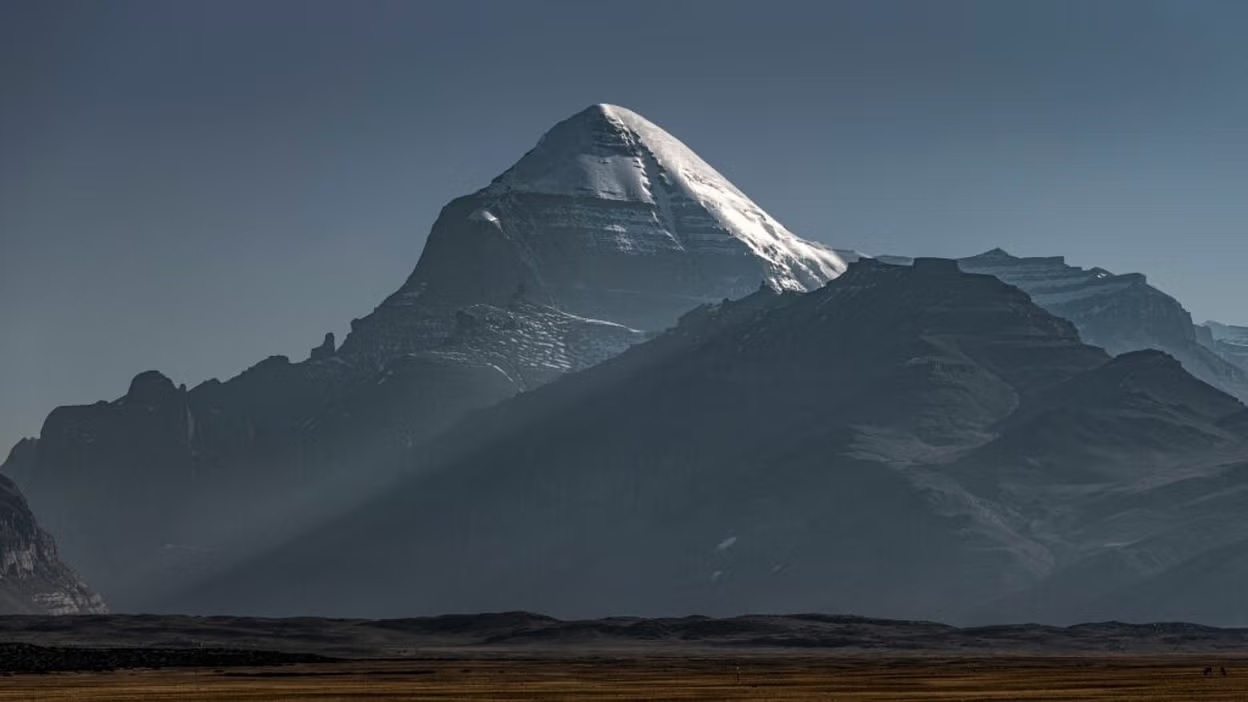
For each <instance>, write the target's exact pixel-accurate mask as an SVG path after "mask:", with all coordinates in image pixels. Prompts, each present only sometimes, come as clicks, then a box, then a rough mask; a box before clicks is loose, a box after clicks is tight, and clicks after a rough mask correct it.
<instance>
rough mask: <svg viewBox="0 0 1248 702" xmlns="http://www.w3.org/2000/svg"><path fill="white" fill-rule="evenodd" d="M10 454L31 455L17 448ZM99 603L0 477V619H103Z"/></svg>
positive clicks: (103, 609) (27, 447) (12, 487)
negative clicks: (98, 616)
mask: <svg viewBox="0 0 1248 702" xmlns="http://www.w3.org/2000/svg"><path fill="white" fill-rule="evenodd" d="M14 450H15V451H28V450H30V445H29V444H19V446H18V448H16V449H14ZM107 611H108V608H107V607H106V606H105V605H104V600H103V599H101V598H100V596H99V595H97V594H96V593H95V592H93V591H92V590H91V589H90V588H89V587H87V585H86V584H85V583H84V582H83V581H82V580H81V579H80V578H79V577H78V576H77V574H75V573H74V571H72V570H70V569H69V568H68V567H67V566H66V565H65V564H64V563H62V562H61V560H60V557H59V556H58V554H57V550H56V543H55V542H54V541H53V540H52V537H51V536H49V535H48V534H47V532H45V531H43V529H41V528H40V527H39V524H38V523H37V522H36V521H35V516H34V515H33V514H31V511H30V508H29V507H28V506H27V504H26V500H25V499H24V498H23V497H22V495H21V493H20V492H19V491H18V489H17V486H16V485H14V484H13V482H12V481H11V480H9V479H8V478H5V477H3V476H0V614H103V613H105V612H107Z"/></svg>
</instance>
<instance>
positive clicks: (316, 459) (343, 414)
mask: <svg viewBox="0 0 1248 702" xmlns="http://www.w3.org/2000/svg"><path fill="white" fill-rule="evenodd" d="M843 269H844V263H843V262H842V260H841V259H840V258H839V256H838V255H837V254H836V253H835V252H834V251H832V250H829V249H826V248H824V247H822V246H819V245H816V244H812V243H809V242H805V241H803V240H801V239H799V238H797V237H796V236H794V235H793V234H792V233H790V232H789V231H788V230H786V229H785V228H784V227H783V226H781V225H780V224H779V223H778V222H776V221H775V220H774V219H773V218H772V217H770V216H769V215H768V214H767V213H765V212H764V211H763V210H762V209H761V208H759V207H758V206H757V205H756V204H754V203H753V202H751V201H750V200H749V198H747V197H746V196H745V195H744V194H742V193H741V192H740V191H739V190H738V189H737V188H736V187H734V186H733V185H732V184H731V183H729V182H728V181H727V180H726V179H725V178H724V177H723V176H722V175H720V174H719V173H718V172H716V171H715V170H714V169H713V168H711V167H710V166H709V165H707V164H706V163H705V162H704V161H703V160H702V159H701V158H699V157H698V156H697V155H695V154H694V153H693V152H692V151H690V150H689V149H688V147H686V146H684V145H683V144H681V143H680V142H679V141H678V140H676V139H675V138H674V137H672V136H671V135H669V134H667V133H666V132H665V131H663V130H662V129H660V128H659V127H657V126H655V125H654V124H652V123H650V122H648V121H647V120H645V119H644V118H642V117H640V116H639V115H637V114H636V113H633V112H631V111H629V110H626V109H624V108H620V107H614V106H610V105H595V106H593V107H590V108H588V109H586V110H584V111H582V112H580V113H578V114H576V115H574V116H572V117H571V118H569V119H567V120H565V121H563V122H560V123H559V124H558V125H556V126H555V127H554V128H553V129H551V130H550V131H549V132H548V133H547V134H546V135H545V136H543V137H542V139H541V141H540V142H539V143H538V145H537V146H536V147H535V148H534V149H533V150H531V151H530V152H529V153H527V154H526V155H525V156H524V157H523V158H522V159H521V160H520V161H519V162H518V163H516V164H515V165H514V166H513V167H512V168H510V169H508V170H507V171H506V172H505V173H503V174H502V175H501V176H499V177H498V178H496V179H495V180H494V181H493V182H492V183H491V184H489V185H488V186H487V187H485V188H483V189H482V190H480V191H478V192H477V193H474V194H472V195H468V196H466V197H462V198H458V199H456V200H454V201H453V202H451V203H450V204H448V205H447V206H446V207H445V208H444V209H443V210H442V212H441V214H440V215H439V217H438V219H437V221H436V222H435V223H434V225H433V229H432V231H431V233H430V235H429V238H428V243H427V244H426V247H425V250H424V252H423V253H422V255H421V257H420V260H419V261H418V263H417V265H416V267H415V270H414V271H413V272H412V274H411V276H410V277H409V278H408V279H407V281H406V282H405V283H404V284H403V285H402V286H401V287H400V288H399V289H398V290H397V291H396V292H395V293H394V294H392V295H390V296H389V297H388V298H386V299H385V300H384V301H383V302H382V303H381V305H379V306H378V307H377V308H376V310H374V311H373V312H372V313H371V314H369V315H367V316H365V317H363V318H361V319H357V320H354V321H353V322H352V324H351V333H350V334H349V335H348V337H347V338H346V339H345V340H344V341H343V343H342V345H341V346H337V345H336V343H335V339H334V338H333V336H332V335H327V337H326V339H325V340H324V342H323V343H321V344H320V345H318V346H317V347H316V348H314V349H313V350H312V352H311V354H310V356H309V358H307V359H306V360H303V361H299V362H292V361H291V360H290V359H289V358H287V357H285V356H273V357H270V358H268V359H265V360H263V361H261V362H259V363H257V364H255V365H254V366H252V367H251V368H249V369H247V370H246V371H244V372H243V373H241V374H240V375H238V376H236V377H234V378H231V379H229V380H226V381H225V382H220V381H217V380H210V381H208V382H205V383H202V384H200V385H198V386H196V387H194V388H191V389H189V390H188V389H187V388H186V387H185V386H178V385H176V384H175V383H174V382H173V381H172V380H171V379H169V378H167V377H166V376H164V375H162V374H161V373H159V372H157V371H148V372H144V373H141V374H139V375H138V376H136V377H135V378H134V380H133V382H132V383H131V385H130V388H129V390H128V391H127V393H126V394H125V395H124V396H123V397H120V398H117V399H115V400H112V401H101V402H96V403H94V404H90V405H83V406H75V407H61V408H57V409H56V410H54V411H53V412H52V413H51V414H50V415H49V416H48V417H47V419H46V421H45V422H44V425H43V427H42V430H41V432H40V436H39V438H38V439H34V440H29V441H27V442H25V443H24V444H23V450H22V451H20V452H16V453H15V454H14V455H13V456H12V457H10V459H9V460H8V461H6V463H5V464H4V466H3V467H2V468H0V470H2V471H3V472H4V473H5V474H7V475H10V476H13V477H14V479H15V480H17V481H18V483H19V484H20V485H21V486H22V488H23V490H24V491H25V492H26V494H27V495H28V497H29V499H30V501H31V504H32V505H33V506H34V508H35V511H36V513H38V514H39V515H40V518H41V520H42V521H43V523H44V524H45V526H46V527H47V528H48V529H49V530H50V531H51V532H52V533H53V534H55V535H56V537H57V538H58V540H59V542H60V544H61V547H62V550H63V552H64V553H65V554H66V556H67V558H68V559H69V561H70V562H72V563H74V564H75V566H76V567H78V568H79V569H80V570H81V571H82V572H84V573H85V574H86V575H87V577H88V579H89V580H90V581H91V582H92V583H94V584H95V585H96V587H98V588H100V589H101V591H102V592H104V593H105V594H106V595H107V596H108V598H109V600H110V602H112V603H113V605H114V606H115V607H117V608H119V609H122V610H136V609H150V608H151V607H152V606H153V604H154V603H155V602H157V601H159V600H160V598H162V597H163V596H164V593H165V592H166V591H167V590H168V589H170V588H176V587H179V586H181V585H182V584H184V583H185V582H190V581H194V580H197V579H199V578H201V577H204V575H205V574H206V573H211V572H215V571H216V570H219V569H220V568H222V567H225V566H226V565H228V564H229V563H231V562H232V561H233V560H234V559H236V558H238V557H240V554H242V553H246V552H249V551H251V550H254V549H257V548H260V547H262V546H264V545H266V544H267V543H269V542H280V541H281V540H282V539H284V538H287V537H288V536H289V535H290V534H293V533H297V532H298V531H299V529H301V528H302V527H303V526H304V525H306V524H308V523H313V522H316V521H317V520H320V519H324V518H327V517H328V516H331V515H332V514H334V513H336V512H337V511H339V510H342V509H346V508H348V507H349V506H350V505H352V504H353V503H354V501H356V500H358V499H361V498H362V496H364V495H367V494H369V493H370V492H371V491H373V490H376V489H379V488H380V487H381V486H383V485H385V483H386V481H387V480H388V479H389V475H388V473H387V472H386V470H385V469H383V468H381V467H382V466H386V465H388V464H389V463H390V460H391V459H392V457H393V456H395V455H398V454H400V453H401V452H402V451H405V450H407V449H408V448H409V447H412V446H417V445H419V444H421V443H422V442H423V441H425V440H426V439H428V438H430V437H432V436H434V435H436V434H437V433H438V432H440V431H441V430H443V429H444V428H446V427H448V426H450V425H451V424H453V423H454V422H455V420H456V419H458V418H459V417H461V416H463V415H464V414H465V413H468V412H470V411H472V410H474V409H479V408H482V407H486V406H489V405H492V404H494V403H496V402H498V401H500V400H502V399H504V398H507V397H510V396H512V395H514V394H516V393H518V392H522V391H526V390H531V389H533V388H535V387H538V386H540V385H542V384H544V383H547V382H549V381H550V380H552V379H554V378H556V377H558V376H560V375H562V374H564V373H567V372H569V371H576V370H580V369H583V368H586V367H588V366H592V365H594V364H597V363H599V362H600V361H602V360H604V359H606V358H609V357H611V356H613V355H615V354H618V353H619V352H621V351H623V350H624V349H625V348H627V347H628V346H630V345H632V344H634V343H637V342H638V341H641V340H643V339H645V338H647V337H648V336H649V335H651V334H653V333H654V332H657V331H659V330H662V329H663V328H665V327H667V326H669V325H670V324H671V323H673V322H674V321H675V320H676V318H677V317H678V316H679V315H680V314H681V313H683V312H685V311H687V310H688V309H690V308H692V307H694V306H696V305H698V304H701V303H705V302H710V301H719V300H722V299H724V298H727V297H737V296H741V295H744V294H748V293H750V292H753V291H754V290H757V289H758V288H759V287H760V286H766V287H769V288H774V289H778V290H807V289H813V288H815V287H818V286H819V285H821V284H822V283H824V282H825V281H827V280H828V279H830V278H832V277H834V276H836V275H837V274H839V273H840V272H841V271H842V270H843ZM141 363H142V361H141V359H136V365H139V364H141ZM223 505H229V508H228V509H223Z"/></svg>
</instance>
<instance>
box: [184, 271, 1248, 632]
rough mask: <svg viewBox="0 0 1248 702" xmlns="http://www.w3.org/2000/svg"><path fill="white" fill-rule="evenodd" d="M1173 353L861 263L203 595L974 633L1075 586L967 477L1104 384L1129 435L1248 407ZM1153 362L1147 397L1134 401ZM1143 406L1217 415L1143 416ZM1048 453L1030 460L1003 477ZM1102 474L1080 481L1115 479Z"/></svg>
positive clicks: (690, 323)
mask: <svg viewBox="0 0 1248 702" xmlns="http://www.w3.org/2000/svg"><path fill="white" fill-rule="evenodd" d="M1151 359H1152V357H1149V356H1147V355H1145V356H1141V357H1139V359H1138V360H1137V359H1136V358H1133V357H1126V358H1123V359H1120V360H1118V361H1115V362H1113V363H1111V362H1110V359H1109V357H1108V356H1107V355H1106V354H1105V353H1104V352H1103V351H1101V350H1100V349H1097V348H1094V347H1090V346H1086V345H1084V344H1082V343H1081V342H1080V341H1079V339H1078V337H1077V335H1076V334H1075V332H1074V329H1073V327H1072V326H1071V325H1070V324H1069V323H1067V322H1065V321H1063V320H1061V319H1058V318H1056V317H1054V316H1053V315H1051V314H1049V313H1047V312H1045V311H1044V310H1042V309H1040V308H1039V307H1037V306H1035V305H1034V304H1033V303H1032V302H1031V301H1030V299H1029V298H1028V297H1027V295H1025V294H1024V293H1022V292H1020V291H1019V290H1017V289H1016V288H1013V287H1011V286H1008V285H1005V284H1003V283H1001V282H1000V281H998V280H997V279H996V278H993V277H990V276H982V275H969V274H963V273H959V272H958V270H957V268H956V265H955V264H954V263H953V262H951V261H940V260H931V261H926V260H920V261H919V263H918V265H916V266H915V267H914V268H913V269H911V268H903V267H897V266H889V265H885V264H879V263H874V262H861V263H858V264H854V265H852V266H851V268H850V269H849V271H848V272H847V273H846V274H845V275H843V276H842V277H840V278H838V279H837V280H835V281H833V282H832V283H829V284H828V285H827V286H826V287H824V288H823V289H821V290H819V291H816V292H814V293H810V294H807V295H801V296H793V295H776V294H775V293H771V292H767V291H761V292H759V293H757V294H756V295H754V296H751V297H749V298H746V299H744V300H742V301H739V302H735V303H724V304H722V305H717V306H712V307H707V308H702V309H699V310H697V311H695V312H693V313H690V314H688V315H686V316H685V318H683V319H682V321H681V324H680V325H678V326H677V327H676V328H675V329H674V330H672V331H670V332H668V333H667V334H664V335H663V336H661V337H659V338H658V339H655V340H654V341H651V342H648V343H646V344H644V345H641V346H638V347H634V348H633V349H630V350H629V351H628V352H626V353H624V354H623V355H621V356H619V357H617V358H615V359H612V360H611V361H608V362H606V363H604V364H601V365H600V366H597V367H594V368H591V369H589V370H587V371H585V372H582V373H578V374H575V375H572V376H569V377H566V378H564V379H561V380H560V381H558V382H556V383H554V384H551V385H548V386H545V387H543V388H541V389H539V390H537V391H534V392H531V393H526V394H524V395H521V396H519V397H516V398H514V399H513V400H510V401H508V402H506V403H504V404H503V405H501V406H499V407H497V408H494V409H491V410H487V411H483V412H481V413H478V414H477V415H474V416H473V417H471V418H470V419H469V420H468V421H466V422H464V423H461V425H460V426H459V427H457V428H456V429H454V430H452V431H451V432H450V433H449V434H448V435H446V436H444V437H442V438H441V439H440V440H439V441H437V442H435V444H434V445H433V447H432V448H431V449H429V450H428V451H422V453H421V455H420V456H419V457H418V456H413V457H412V458H411V461H412V463H413V465H412V468H413V469H414V470H416V474H415V475H413V476H412V477H410V478H407V479H406V480H405V481H404V482H403V483H401V484H400V485H398V486H397V487H396V488H395V489H393V490H391V491H389V493H388V494H387V495H386V496H385V497H383V498H381V499H378V500H376V501H374V502H372V503H370V504H369V505H367V506H366V507H365V508H363V509H361V510H358V511H356V512H354V513H352V514H351V515H350V516H349V517H348V518H344V519H341V520H338V521H336V522H334V523H333V524H332V525H331V526H327V527H326V528H323V529H318V530H316V531H315V532H312V533H311V534H309V535H307V536H306V537H304V538H301V539H298V540H296V541H294V542H292V543H291V544H289V545H288V546H287V547H285V548H282V549H279V550H277V551H275V552H274V553H271V554H267V555H265V556H264V557H262V558H260V559H256V560H255V561H253V562H252V563H250V564H248V565H247V566H246V567H245V568H241V569H239V570H237V571H235V572H233V573H231V574H230V575H229V576H228V577H226V578H221V579H217V580H213V581H211V582H210V583H209V584H207V585H205V586H204V587H202V588H200V589H196V590H194V591H193V592H189V593H187V594H186V595H185V596H184V597H183V598H182V601H185V602H196V603H199V604H200V605H201V606H202V607H203V608H204V610H203V611H226V610H233V611H244V612H250V611H256V612H279V613H280V612H296V611H302V612H315V613H318V614H319V613H344V614H345V613H350V614H370V615H373V614H384V613H387V612H396V611H408V612H411V611H416V612H426V611H438V610H447V609H458V610H480V609H500V608H515V607H523V608H529V609H539V608H540V609H545V610H547V611H551V612H553V613H555V614H559V615H572V616H586V615H589V616H593V615H597V614H601V613H603V612H606V611H610V610H615V611H621V610H622V611H629V612H636V613H641V614H665V613H677V612H679V613H683V612H687V611H690V610H697V611H705V612H708V613H712V614H722V613H738V612H742V611H750V610H760V609H775V608H779V607H796V608H801V609H811V610H821V611H829V610H847V609H848V610H852V611H871V612H879V613H882V614H887V615H890V616H918V615H919V614H920V613H926V614H931V613H933V612H936V613H939V614H940V616H941V617H942V618H948V619H952V620H964V619H965V618H967V617H970V616H972V613H973V612H974V611H975V610H976V609H977V608H979V607H981V606H982V604H983V603H984V602H986V601H989V600H996V599H997V598H998V596H999V594H1000V593H1002V592H1025V591H1026V590H1027V589H1028V588H1031V587H1034V586H1035V585H1036V584H1037V583H1039V582H1041V581H1043V580H1044V579H1045V578H1047V577H1050V576H1051V575H1052V574H1053V573H1054V572H1055V571H1056V570H1059V569H1060V567H1061V562H1062V561H1061V559H1062V554H1061V553H1059V552H1058V551H1056V550H1054V548H1053V546H1052V545H1050V544H1048V543H1047V542H1046V541H1045V540H1044V539H1043V538H1042V536H1043V535H1041V534H1034V533H1030V532H1029V531H1028V530H1027V529H1026V525H1025V523H1021V522H1019V520H1018V519H1017V518H1016V517H1017V512H1016V507H1015V506H1014V505H1013V504H1011V503H1008V502H1004V503H996V502H993V501H991V500H990V499H989V497H990V496H991V495H994V494H999V493H1000V490H999V485H998V483H997V482H996V481H995V480H993V479H991V478H990V479H989V480H988V484H987V485H976V481H975V480H969V481H967V485H968V486H963V485H961V484H960V483H959V482H958V479H957V478H958V471H959V468H958V466H960V465H962V463H960V462H959V461H968V460H971V459H970V458H968V457H974V456H975V455H976V453H975V452H976V450H977V449H981V448H987V449H990V450H995V451H1001V450H1003V448H1002V447H1008V446H1009V440H1010V439H1009V437H1010V433H1009V428H1010V426H1011V422H1012V421H1014V420H1015V419H1017V421H1018V422H1027V421H1035V420H1032V419H1029V417H1032V416H1033V415H1034V416H1041V415H1044V414H1045V412H1046V411H1054V410H1053V408H1054V405H1056V406H1057V408H1058V409H1060V408H1061V407H1062V406H1064V403H1067V402H1075V400H1074V399H1071V398H1065V399H1063V398H1064V395H1063V393H1062V391H1061V390H1060V388H1061V387H1063V386H1064V385H1065V384H1067V383H1068V382H1069V383H1070V384H1071V385H1072V386H1074V385H1076V384H1078V385H1079V386H1080V387H1081V388H1082V389H1083V391H1086V392H1089V393H1093V394H1095V393H1096V392H1098V391H1097V389H1096V387H1097V383H1095V382H1093V381H1094V380H1095V379H1098V378H1105V379H1106V380H1105V381H1104V382H1103V383H1101V384H1102V385H1104V386H1105V387H1104V388H1103V389H1102V390H1100V391H1099V392H1100V393H1101V395H1103V398H1102V405H1103V407H1101V408H1100V409H1099V410H1098V411H1103V412H1106V413H1107V414H1108V416H1118V415H1123V414H1126V415H1130V414H1132V413H1139V414H1140V415H1141V417H1142V421H1141V423H1139V424H1136V423H1135V422H1134V420H1133V421H1132V422H1127V423H1125V424H1124V426H1125V427H1126V430H1129V431H1141V432H1145V431H1149V432H1151V431H1154V430H1155V426H1154V423H1155V422H1163V423H1167V424H1171V423H1174V424H1177V425H1190V426H1202V427H1203V426H1205V425H1207V424H1210V423H1212V424H1217V423H1218V422H1220V421H1222V420H1223V419H1225V418H1226V417H1224V416H1222V415H1223V414H1224V413H1225V411H1227V410H1234V409H1236V408H1239V409H1241V410H1242V408H1241V407H1240V406H1239V405H1238V404H1237V403H1235V402H1234V401H1233V400H1229V399H1228V398H1225V396H1223V395H1221V394H1220V393H1217V391H1214V390H1212V389H1209V388H1208V387H1207V386H1204V385H1203V384H1199V383H1197V382H1196V381H1192V380H1191V379H1190V378H1189V377H1188V376H1186V374H1184V373H1183V372H1182V370H1181V369H1179V368H1178V367H1177V364H1173V363H1172V362H1169V363H1168V362H1165V361H1164V360H1159V361H1153V360H1151ZM1141 361H1143V363H1141ZM1136 364H1139V366H1140V367H1139V368H1138V372H1133V373H1127V374H1126V375H1129V376H1130V377H1131V378H1132V379H1133V383H1135V386H1134V388H1133V387H1132V386H1129V385H1121V384H1116V381H1115V380H1113V379H1114V378H1118V377H1119V376H1120V375H1122V374H1123V372H1124V371H1123V369H1124V368H1135V367H1136ZM1154 366H1156V367H1158V368H1160V369H1161V372H1154V371H1153V370H1152V369H1153V368H1154ZM1175 374H1178V376H1179V377H1178V379H1176V378H1175V377H1174V376H1175ZM1077 378H1083V379H1084V380H1085V382H1083V383H1077V381H1076V380H1075V379H1077ZM1185 383H1194V384H1195V385H1196V386H1198V387H1195V388H1193V387H1186V385H1185ZM1140 388H1142V389H1144V390H1146V391H1147V393H1148V394H1149V395H1150V396H1155V397H1160V398H1163V399H1164V398H1173V397H1178V398H1189V399H1190V398H1191V397H1196V398H1204V399H1205V400H1208V401H1209V402H1210V403H1212V405H1216V407H1214V408H1212V409H1202V408H1197V409H1196V410H1195V411H1192V412H1187V411H1185V410H1184V409H1183V408H1182V406H1181V405H1173V406H1172V405H1170V404H1169V403H1168V402H1162V401H1158V402H1154V403H1151V404H1150V403H1143V404H1138V406H1137V405H1136V404H1132V403H1134V402H1136V400H1135V398H1136V390H1138V389H1140ZM1078 402H1079V403H1082V402H1083V400H1078ZM1030 408H1034V409H1030ZM1211 431H1212V430H1211ZM1224 434H1225V436H1224V439H1225V440H1226V442H1228V443H1234V442H1235V441H1237V440H1238V439H1236V436H1238V435H1237V434H1235V433H1234V432H1232V431H1230V430H1229V429H1228V430H1225V432H1224ZM999 437H1005V439H1004V440H1003V441H1005V443H1000V441H1002V440H1001V439H999ZM1140 438H1143V436H1141V437H1140ZM1240 445H1242V444H1240ZM1063 446H1064V444H1060V443H1059V445H1058V449H1061V448H1062V447H1063ZM1031 458H1032V457H1030V456H1028V455H1025V454H1024V453H1022V449H1021V448H1020V449H1016V450H1013V451H1012V452H1010V451H1007V452H1006V453H1004V454H1003V455H1001V456H999V457H998V459H997V462H996V467H997V469H1000V470H1003V469H1004V467H1005V466H1006V465H1008V464H1015V465H1029V464H1030V461H1031ZM1078 460H1079V461H1080V462H1081V467H1080V468H1079V470H1078V471H1076V472H1081V471H1091V472H1093V473H1095V472H1097V471H1100V470H1103V469H1104V468H1103V467H1102V464H1101V463H1100V462H1099V461H1100V459H1099V458H1098V457H1096V456H1079V457H1078ZM1105 470H1107V469H1105ZM987 475H989V476H991V475H992V474H991V473H987ZM1052 482H1053V484H1055V485H1057V484H1064V483H1066V482H1068V480H1067V479H1066V478H1065V477H1064V476H1062V475H1054V476H1053V479H1052ZM330 563H332V566H331V565H329V564H330ZM296 583H297V585H296ZM499 583H507V586H506V587H499Z"/></svg>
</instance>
